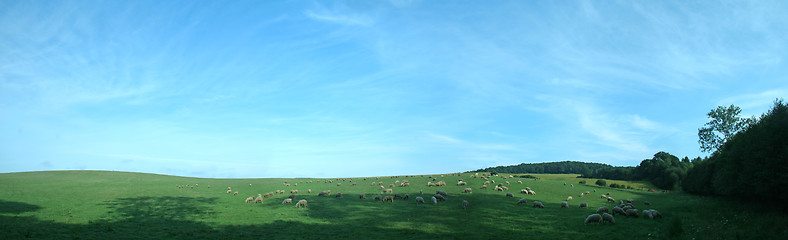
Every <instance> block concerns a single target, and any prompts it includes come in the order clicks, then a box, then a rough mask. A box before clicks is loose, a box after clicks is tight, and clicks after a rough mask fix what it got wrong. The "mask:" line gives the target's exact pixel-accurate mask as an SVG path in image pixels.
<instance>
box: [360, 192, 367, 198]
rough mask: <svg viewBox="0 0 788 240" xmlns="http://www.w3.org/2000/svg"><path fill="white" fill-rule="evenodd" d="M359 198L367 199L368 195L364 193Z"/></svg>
mask: <svg viewBox="0 0 788 240" xmlns="http://www.w3.org/2000/svg"><path fill="white" fill-rule="evenodd" d="M358 198H359V199H365V198H367V194H364V193H362V194H359V195H358Z"/></svg>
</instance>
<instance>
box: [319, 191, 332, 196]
mask: <svg viewBox="0 0 788 240" xmlns="http://www.w3.org/2000/svg"><path fill="white" fill-rule="evenodd" d="M330 193H331V191H322V192H319V193H317V196H318V197H319V196H328V194H330Z"/></svg>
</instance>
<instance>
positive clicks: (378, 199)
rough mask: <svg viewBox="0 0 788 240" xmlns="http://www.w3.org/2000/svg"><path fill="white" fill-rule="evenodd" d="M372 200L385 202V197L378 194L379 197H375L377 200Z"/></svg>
mask: <svg viewBox="0 0 788 240" xmlns="http://www.w3.org/2000/svg"><path fill="white" fill-rule="evenodd" d="M372 200H375V201H382V200H383V196H381V195H380V194H378V195H375V198H373V199H372Z"/></svg>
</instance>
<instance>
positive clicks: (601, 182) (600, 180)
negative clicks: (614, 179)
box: [595, 179, 607, 187]
mask: <svg viewBox="0 0 788 240" xmlns="http://www.w3.org/2000/svg"><path fill="white" fill-rule="evenodd" d="M595 184H596V185H599V186H603V187H604V186H607V181H605V180H602V179H599V180H596V183H595Z"/></svg>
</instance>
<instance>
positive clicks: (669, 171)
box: [581, 152, 693, 190]
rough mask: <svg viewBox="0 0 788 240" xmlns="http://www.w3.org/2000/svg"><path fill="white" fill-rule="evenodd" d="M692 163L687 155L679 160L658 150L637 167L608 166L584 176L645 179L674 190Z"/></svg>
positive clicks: (663, 187)
mask: <svg viewBox="0 0 788 240" xmlns="http://www.w3.org/2000/svg"><path fill="white" fill-rule="evenodd" d="M692 165H693V163H692V162H691V161H690V160H689V158H688V157H684V159H683V160H679V158H678V157H676V156H673V155H672V154H670V153H667V152H658V153H656V154H654V157H653V158H651V159H645V160H643V161H642V162H640V164H639V165H638V166H637V167H608V168H600V169H596V170H594V171H592V172H591V173H590V174H588V175H585V174H584V175H582V176H581V177H584V178H604V179H618V180H646V181H649V182H651V183H652V184H654V186H657V187H659V188H661V189H668V190H674V189H677V188H678V187H679V186H680V183H681V180H682V179H683V178H684V176H686V175H687V170H689V169H690V168H692Z"/></svg>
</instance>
